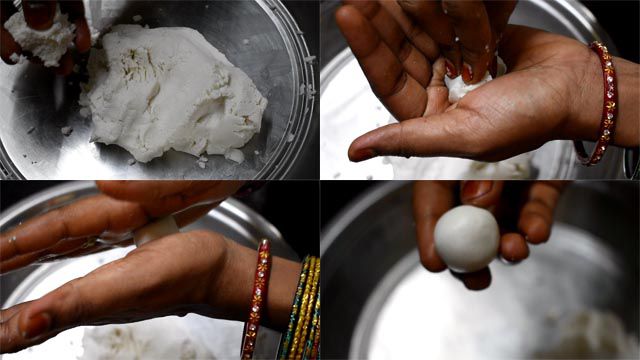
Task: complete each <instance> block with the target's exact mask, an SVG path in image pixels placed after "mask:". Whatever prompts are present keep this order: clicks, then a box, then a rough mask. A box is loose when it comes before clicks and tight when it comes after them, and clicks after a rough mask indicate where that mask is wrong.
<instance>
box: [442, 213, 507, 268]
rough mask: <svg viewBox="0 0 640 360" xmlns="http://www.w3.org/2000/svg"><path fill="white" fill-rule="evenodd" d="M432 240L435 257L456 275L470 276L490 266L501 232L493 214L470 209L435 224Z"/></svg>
mask: <svg viewBox="0 0 640 360" xmlns="http://www.w3.org/2000/svg"><path fill="white" fill-rule="evenodd" d="M434 237H435V246H436V251H437V252H438V255H440V257H441V258H442V261H444V262H445V264H447V266H449V268H451V269H452V270H454V271H457V272H473V271H477V270H480V269H482V268H484V267H485V266H487V265H489V263H490V262H491V261H492V260H493V259H494V258H495V257H496V255H497V253H498V247H499V245H500V229H499V228H498V222H497V221H496V219H495V218H494V217H493V214H491V212H489V211H488V210H485V209H482V208H479V207H475V206H471V205H461V206H457V207H455V208H453V209H451V210H449V211H447V212H446V213H444V215H442V217H440V219H439V220H438V222H437V223H436V228H435V232H434Z"/></svg>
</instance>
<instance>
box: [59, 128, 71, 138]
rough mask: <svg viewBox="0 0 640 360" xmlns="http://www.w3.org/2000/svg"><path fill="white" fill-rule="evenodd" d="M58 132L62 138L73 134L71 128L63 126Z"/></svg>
mask: <svg viewBox="0 0 640 360" xmlns="http://www.w3.org/2000/svg"><path fill="white" fill-rule="evenodd" d="M60 132H61V133H62V135H64V136H69V135H71V133H72V132H73V128H72V127H71V126H64V127H62V129H60Z"/></svg>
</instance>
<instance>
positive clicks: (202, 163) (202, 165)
mask: <svg viewBox="0 0 640 360" xmlns="http://www.w3.org/2000/svg"><path fill="white" fill-rule="evenodd" d="M198 166H199V167H200V169H204V168H206V167H207V164H206V163H205V162H203V161H198Z"/></svg>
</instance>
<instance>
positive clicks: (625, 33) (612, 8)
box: [581, 0, 640, 63]
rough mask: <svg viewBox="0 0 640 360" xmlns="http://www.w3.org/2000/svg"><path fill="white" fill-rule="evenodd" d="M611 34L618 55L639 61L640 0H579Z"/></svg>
mask: <svg viewBox="0 0 640 360" xmlns="http://www.w3.org/2000/svg"><path fill="white" fill-rule="evenodd" d="M581 3H582V4H583V5H584V6H586V7H587V8H589V10H590V11H591V12H592V13H593V15H594V16H595V17H596V19H598V22H599V23H600V25H601V26H602V28H603V29H604V30H605V31H606V32H607V33H608V34H609V36H611V38H612V39H613V42H614V43H615V44H616V47H617V48H618V50H619V51H620V56H621V57H623V58H625V59H627V60H632V61H634V62H636V63H637V62H640V55H639V50H638V49H639V48H640V22H639V14H640V1H638V0H625V1H602V0H600V1H590V0H587V1H584V0H583V1H581Z"/></svg>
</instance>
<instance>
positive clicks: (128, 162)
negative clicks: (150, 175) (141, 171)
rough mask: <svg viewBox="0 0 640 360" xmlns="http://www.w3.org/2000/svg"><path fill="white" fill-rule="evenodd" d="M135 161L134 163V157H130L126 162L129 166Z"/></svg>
mask: <svg viewBox="0 0 640 360" xmlns="http://www.w3.org/2000/svg"><path fill="white" fill-rule="evenodd" d="M135 163H136V159H133V158H131V159H129V160H127V164H129V166H132V165H135Z"/></svg>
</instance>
